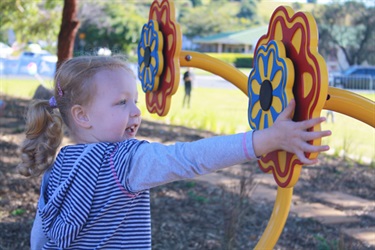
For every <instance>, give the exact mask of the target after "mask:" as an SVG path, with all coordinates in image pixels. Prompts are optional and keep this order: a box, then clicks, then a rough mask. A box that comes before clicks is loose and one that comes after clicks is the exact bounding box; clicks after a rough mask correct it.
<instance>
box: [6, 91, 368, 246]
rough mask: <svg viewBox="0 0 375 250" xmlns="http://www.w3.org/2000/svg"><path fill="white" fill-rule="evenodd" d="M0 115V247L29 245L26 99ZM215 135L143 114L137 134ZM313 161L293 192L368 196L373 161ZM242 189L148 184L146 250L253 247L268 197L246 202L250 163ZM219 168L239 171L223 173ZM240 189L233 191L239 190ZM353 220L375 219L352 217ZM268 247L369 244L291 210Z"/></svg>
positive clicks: (158, 137) (31, 183)
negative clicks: (23, 149) (23, 168)
mask: <svg viewBox="0 0 375 250" xmlns="http://www.w3.org/2000/svg"><path fill="white" fill-rule="evenodd" d="M4 99H5V101H6V102H7V107H6V109H5V112H4V114H3V115H2V117H0V156H1V159H0V195H1V198H0V207H1V210H0V228H1V229H0V250H6V249H9V250H13V249H17V250H22V249H29V247H28V245H29V236H30V228H31V225H32V222H33V218H34V213H35V207H36V203H37V200H38V197H39V181H40V177H39V178H25V177H22V176H21V175H19V174H18V173H17V171H16V169H15V168H16V166H17V162H18V161H19V153H18V146H19V145H20V142H21V140H22V137H23V135H22V132H23V130H24V118H23V117H24V112H25V108H26V106H27V104H28V100H23V99H15V98H10V97H6V96H5V97H4ZM212 135H214V134H213V133H211V132H207V131H198V130H193V129H189V128H185V127H178V126H170V125H163V124H159V123H154V122H149V121H143V124H142V128H141V129H140V131H139V136H140V138H142V139H147V140H150V141H160V142H163V143H173V142H175V141H192V140H197V139H200V138H204V137H210V136H212ZM319 157H320V163H319V165H318V166H314V167H308V168H303V171H302V174H301V177H300V181H302V183H303V185H299V186H298V188H295V191H294V192H295V193H296V194H298V195H299V196H301V197H303V199H304V200H305V201H310V202H314V201H315V200H314V198H313V197H312V196H311V194H312V193H314V192H327V191H335V190H337V191H342V192H345V193H347V194H351V195H355V196H358V197H361V198H365V199H369V200H375V168H374V167H369V166H365V165H360V164H358V163H356V162H353V161H350V160H344V159H341V158H337V157H332V156H327V155H323V154H322V155H320V156H319ZM242 168H243V171H242V172H241V174H240V175H241V176H242V177H243V179H242V180H243V181H242V184H241V185H240V186H241V188H240V189H239V188H238V187H237V188H236V187H231V186H220V185H213V184H209V183H206V182H202V181H197V180H189V181H180V182H176V183H172V184H168V185H165V186H161V187H158V188H155V189H153V190H151V206H152V230H153V231H152V232H153V249H173V250H176V249H215V250H216V249H252V248H253V247H254V246H255V245H256V243H257V242H258V240H259V237H260V236H261V234H262V232H263V231H264V228H265V227H266V225H267V223H268V220H269V217H270V214H271V211H272V208H273V204H272V203H267V202H253V201H250V199H249V197H250V198H251V191H252V190H253V187H254V179H253V177H252V176H253V175H254V174H256V173H260V170H259V168H258V167H257V164H256V162H251V163H247V164H244V165H243V166H242ZM223 174H225V175H231V174H232V175H236V176H237V177H238V173H231V172H230V171H229V172H225V173H223ZM239 190H240V191H239ZM359 217H360V222H359V224H360V226H364V227H366V226H367V225H368V226H372V227H373V226H374V225H375V219H374V218H371V217H368V216H359ZM275 249H282V250H283V249H285V250H286V249H288V250H290V249H356V250H357V249H374V248H373V247H372V248H371V247H369V246H366V245H364V244H363V243H362V242H360V241H357V240H355V239H353V238H350V237H348V236H346V235H344V234H342V233H341V230H340V225H336V226H327V225H323V224H321V223H319V222H317V221H315V220H313V219H304V218H299V217H297V216H295V215H290V216H289V218H288V220H287V223H286V225H285V228H284V230H283V233H282V234H281V237H280V239H279V241H278V243H277V245H276V247H275Z"/></svg>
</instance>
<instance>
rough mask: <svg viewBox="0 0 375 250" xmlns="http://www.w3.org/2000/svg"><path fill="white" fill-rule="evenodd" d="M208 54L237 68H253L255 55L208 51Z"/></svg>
mask: <svg viewBox="0 0 375 250" xmlns="http://www.w3.org/2000/svg"><path fill="white" fill-rule="evenodd" d="M207 55H209V56H211V57H214V58H216V59H219V60H221V61H223V62H226V63H229V64H232V65H234V66H235V67H237V68H252V67H253V55H252V54H251V55H250V54H242V53H207Z"/></svg>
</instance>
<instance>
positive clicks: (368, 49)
mask: <svg viewBox="0 0 375 250" xmlns="http://www.w3.org/2000/svg"><path fill="white" fill-rule="evenodd" d="M314 16H315V19H316V21H317V24H318V27H319V37H320V39H319V44H320V50H321V53H322V54H323V55H326V56H327V55H329V54H330V53H331V51H332V48H333V47H337V48H339V49H341V50H342V52H343V53H344V55H345V57H346V60H347V62H348V63H349V64H350V65H355V64H361V63H363V62H366V61H367V62H368V63H370V64H375V48H374V41H375V8H374V7H366V6H365V5H364V4H363V3H361V2H354V1H353V2H344V3H342V4H339V3H334V4H329V5H324V6H322V7H320V8H319V9H318V10H317V11H315V12H314Z"/></svg>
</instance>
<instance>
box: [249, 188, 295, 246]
mask: <svg viewBox="0 0 375 250" xmlns="http://www.w3.org/2000/svg"><path fill="white" fill-rule="evenodd" d="M292 196H293V188H292V187H291V188H282V187H278V188H277V196H276V201H275V205H274V206H273V210H272V215H271V218H270V220H269V222H268V224H267V227H266V229H265V230H264V232H263V235H262V237H261V238H260V240H259V241H258V244H257V245H256V246H255V249H259V250H265V249H273V248H274V246H275V245H276V243H277V241H278V240H279V237H280V235H281V232H282V231H283V229H284V225H285V222H286V219H287V218H288V215H289V209H290V204H291V203H292Z"/></svg>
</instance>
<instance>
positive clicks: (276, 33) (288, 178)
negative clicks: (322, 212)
mask: <svg viewBox="0 0 375 250" xmlns="http://www.w3.org/2000/svg"><path fill="white" fill-rule="evenodd" d="M274 41H279V42H281V43H282V44H283V45H284V46H285V51H286V54H285V57H286V58H289V59H290V61H291V62H292V63H293V68H294V84H293V94H294V98H295V100H296V109H295V113H294V117H293V120H294V121H302V120H306V119H311V118H314V117H319V116H320V112H321V110H322V109H323V106H324V103H325V101H326V98H327V92H328V73H327V67H326V64H325V61H324V59H323V57H322V56H321V55H320V54H319V52H318V28H317V25H316V23H315V20H314V18H313V17H312V16H311V14H309V13H304V12H297V13H294V11H293V10H292V9H291V8H290V7H284V6H281V7H279V8H277V9H276V10H275V11H274V13H273V15H272V17H271V21H270V24H269V28H268V32H267V34H265V35H263V36H262V37H261V38H260V39H259V41H258V43H257V46H256V50H255V51H256V54H255V58H256V61H255V64H254V70H253V72H254V71H256V72H258V71H259V72H261V73H260V74H262V72H263V76H264V77H263V79H262V80H263V82H262V83H261V84H260V89H262V85H263V84H264V83H265V84H268V85H269V83H268V82H270V83H271V84H272V86H273V85H275V84H278V83H274V82H275V80H273V79H271V78H270V77H271V75H270V76H267V77H266V72H264V67H263V66H262V62H259V61H258V58H259V53H263V49H262V48H263V46H267V45H268V46H269V44H273V43H275V42H274ZM268 55H269V56H268V57H269V58H268V59H263V61H265V60H267V61H270V60H275V59H272V58H270V56H271V55H272V54H271V53H269V54H268ZM261 58H263V56H262V57H261ZM265 58H267V56H266V57H265ZM263 64H264V63H263ZM289 68H292V67H289ZM289 68H288V70H289ZM289 71H290V70H289ZM253 72H252V73H251V75H250V78H251V77H252V74H253ZM286 73H287V74H292V73H293V72H292V71H290V72H288V71H286ZM254 74H255V73H254ZM251 79H252V78H251ZM276 80H277V79H276ZM286 80H287V79H286V78H282V81H286ZM289 80H290V79H289ZM255 82H257V81H251V82H250V81H249V87H248V88H249V97H250V101H249V102H250V105H249V123H250V126H251V127H252V128H254V129H263V128H266V127H268V126H269V125H270V124H269V123H270V122H271V123H272V122H273V121H274V120H275V118H276V117H277V114H279V113H280V112H281V111H282V110H283V109H284V108H285V107H286V106H285V102H286V101H288V100H289V99H290V97H291V96H292V95H291V94H289V95H285V96H286V98H285V97H284V98H283V96H282V95H280V94H279V93H277V94H276V93H273V98H277V99H280V100H281V101H279V104H278V105H276V106H275V107H274V106H273V105H272V106H271V107H274V109H273V110H274V112H273V113H271V112H270V111H269V112H266V111H264V110H263V109H261V111H259V112H260V113H261V114H263V113H264V117H265V116H266V115H267V120H265V119H263V120H262V119H260V120H257V119H255V118H256V117H257V116H256V115H255V113H257V111H256V108H259V104H258V103H261V100H262V99H260V100H259V101H258V102H257V100H251V96H250V93H251V94H252V93H253V92H255V91H256V88H259V87H254V86H253V84H254V83H255ZM258 85H259V83H258ZM284 85H285V86H288V87H290V84H286V83H284ZM255 86H257V84H255ZM284 89H285V88H284ZM288 91H289V90H288V89H287V88H286V89H285V93H288ZM275 94H276V95H275ZM252 95H253V94H252ZM281 103H282V104H281ZM272 104H273V103H272ZM276 110H277V111H278V112H276ZM268 113H270V114H268ZM261 117H262V116H261ZM270 117H272V118H270ZM311 130H313V131H319V130H320V126H315V127H313V128H311ZM310 143H311V144H313V145H319V144H320V140H314V141H311V142H310ZM306 157H308V158H310V159H311V158H316V157H317V154H316V153H315V154H307V155H306ZM259 166H260V168H261V169H262V170H263V171H264V172H272V173H273V175H274V178H275V180H276V182H277V184H278V185H279V186H281V187H292V186H294V184H295V183H296V182H297V180H298V177H299V173H300V170H301V164H300V162H299V160H298V158H297V156H296V155H294V154H291V153H287V152H284V151H275V152H272V153H269V154H267V155H264V156H262V157H261V159H260V160H259Z"/></svg>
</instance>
